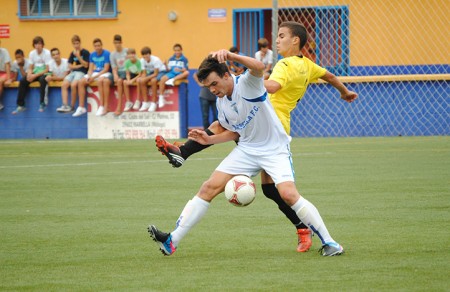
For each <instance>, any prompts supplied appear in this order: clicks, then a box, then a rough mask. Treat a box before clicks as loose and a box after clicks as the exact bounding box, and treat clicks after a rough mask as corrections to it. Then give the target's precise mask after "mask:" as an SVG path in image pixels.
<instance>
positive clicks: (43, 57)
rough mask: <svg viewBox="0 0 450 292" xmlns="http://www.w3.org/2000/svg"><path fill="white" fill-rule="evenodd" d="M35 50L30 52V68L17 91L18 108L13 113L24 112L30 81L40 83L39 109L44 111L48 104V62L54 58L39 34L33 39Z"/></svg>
mask: <svg viewBox="0 0 450 292" xmlns="http://www.w3.org/2000/svg"><path fill="white" fill-rule="evenodd" d="M33 47H34V50H32V51H31V52H30V55H29V60H30V68H29V69H28V71H27V74H26V76H24V77H22V79H21V80H20V83H19V90H18V93H17V108H16V110H14V111H13V112H12V114H13V115H15V114H18V113H20V112H23V111H24V110H25V109H26V108H25V96H26V95H27V92H28V89H29V87H30V83H31V82H33V81H39V83H40V106H39V111H40V112H43V111H44V110H45V107H46V106H47V101H46V100H45V92H46V88H47V81H46V80H45V74H46V73H47V72H48V64H49V63H50V61H51V60H52V57H51V55H50V51H49V50H47V49H45V48H44V39H43V38H42V37H40V36H37V37H35V38H34V39H33Z"/></svg>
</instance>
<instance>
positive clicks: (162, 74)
mask: <svg viewBox="0 0 450 292" xmlns="http://www.w3.org/2000/svg"><path fill="white" fill-rule="evenodd" d="M181 73H183V72H175V71H169V72H160V73H159V74H158V77H156V80H158V81H159V80H161V78H162V77H163V76H167V78H168V79H172V78H174V77H175V76H178V75H180V74H181Z"/></svg>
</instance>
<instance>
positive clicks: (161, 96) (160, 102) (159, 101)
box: [158, 95, 166, 108]
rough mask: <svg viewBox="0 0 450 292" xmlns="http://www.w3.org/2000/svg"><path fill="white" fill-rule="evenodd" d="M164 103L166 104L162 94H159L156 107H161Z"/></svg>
mask: <svg viewBox="0 0 450 292" xmlns="http://www.w3.org/2000/svg"><path fill="white" fill-rule="evenodd" d="M165 104H166V101H165V100H164V95H160V96H159V100H158V107H159V108H162V107H163V106H164V105H165Z"/></svg>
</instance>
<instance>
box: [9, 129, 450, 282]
mask: <svg viewBox="0 0 450 292" xmlns="http://www.w3.org/2000/svg"><path fill="white" fill-rule="evenodd" d="M232 147H233V145H232V143H229V144H224V145H216V146H214V147H213V148H210V149H207V150H206V151H203V152H202V153H199V154H197V155H196V156H194V157H192V158H191V159H189V160H188V161H187V162H186V163H185V165H184V166H183V167H182V168H181V169H173V168H172V167H170V166H169V164H168V162H167V161H166V160H165V159H164V157H162V156H161V155H160V154H159V153H158V152H157V151H156V148H155V147H154V143H153V142H152V141H86V140H83V141H51V140H50V141H5V140H4V141H0V171H1V176H0V181H1V187H0V195H1V197H0V199H1V204H0V232H1V245H0V262H1V264H0V276H1V281H0V290H6V291H7V290H39V291H49V290H78V291H101V290H127V291H131V290H141V291H144V290H145V291H167V290H174V291H175V290H176V291H231V290H241V291H245V290H257V291H288V290H304V291H307V290H324V291H326V290H331V291H336V290H341V291H350V290H353V291H361V290H404V291H424V290H427V291H430V290H446V289H448V287H449V280H448V279H449V276H450V274H449V270H450V269H449V262H450V250H449V246H450V240H449V233H448V222H449V219H450V213H449V209H450V208H449V206H450V201H449V173H450V138H449V137H395V138H336V139H325V138H322V139H294V140H293V142H292V146H291V149H292V152H293V154H294V165H295V169H296V178H297V185H298V187H299V189H300V191H301V193H302V194H303V195H304V196H305V197H306V198H308V199H309V200H310V201H312V202H313V203H314V204H315V205H316V206H317V207H318V209H319V211H320V212H321V214H322V216H323V218H324V220H325V222H326V224H327V226H328V228H329V230H330V232H331V234H332V236H333V237H334V238H335V239H336V240H338V241H339V242H340V243H341V244H342V245H343V246H344V248H345V249H346V254H345V255H343V256H340V257H333V258H324V257H321V256H320V255H319V254H318V253H317V252H316V250H317V249H318V248H319V247H320V241H319V240H318V238H317V237H314V239H313V241H314V243H313V248H312V250H311V251H310V252H308V253H304V254H300V253H297V252H296V251H295V247H296V240H297V238H296V234H295V229H294V227H293V226H292V225H291V224H290V223H289V221H288V220H287V219H286V218H285V217H284V216H283V215H282V214H281V213H280V212H279V211H278V209H277V207H276V205H275V204H274V203H273V202H272V201H270V200H268V199H266V198H265V197H264V195H263V194H262V192H261V189H260V187H258V192H257V198H256V200H255V201H254V202H253V203H252V204H251V205H250V206H248V207H245V208H236V207H233V206H232V205H230V204H229V203H227V202H226V201H225V199H224V197H223V194H222V195H220V196H219V197H217V198H216V200H214V201H213V204H212V205H211V207H210V209H209V211H208V213H207V214H206V216H205V217H204V219H203V220H202V221H201V222H200V224H198V225H197V226H196V227H195V228H194V229H193V230H192V231H191V233H190V234H188V235H187V236H186V238H185V239H184V240H183V241H182V243H181V245H180V247H179V249H178V251H177V252H176V253H175V254H174V255H173V256H171V257H163V256H162V255H161V253H160V252H159V251H158V248H157V245H156V244H155V243H154V242H153V241H151V239H150V237H149V236H148V234H147V231H146V227H147V225H148V224H150V223H152V224H156V225H157V226H158V227H159V228H161V229H162V230H165V231H170V230H172V229H173V227H174V224H175V221H176V219H177V218H178V215H179V213H180V212H181V210H182V209H183V207H184V205H185V203H186V202H187V201H188V200H189V199H190V198H191V197H192V196H193V195H194V194H195V193H196V191H197V190H198V188H199V187H200V185H201V183H202V182H203V181H204V180H205V179H207V178H208V177H209V175H210V173H211V172H212V171H213V170H214V168H215V167H216V166H217V165H218V163H219V162H220V161H221V159H222V158H223V157H225V156H226V154H227V153H228V152H229V151H230V149H232ZM254 180H255V182H256V183H257V184H258V185H259V182H260V180H259V178H255V179H254Z"/></svg>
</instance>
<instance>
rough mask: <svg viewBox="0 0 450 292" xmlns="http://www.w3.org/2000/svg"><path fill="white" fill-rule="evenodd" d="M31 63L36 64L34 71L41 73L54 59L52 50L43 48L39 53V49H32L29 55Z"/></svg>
mask: <svg viewBox="0 0 450 292" xmlns="http://www.w3.org/2000/svg"><path fill="white" fill-rule="evenodd" d="M28 59H29V61H30V65H34V67H33V73H39V72H42V71H44V70H45V66H47V65H49V64H50V61H51V60H53V59H52V56H51V54H50V51H49V50H47V49H45V48H44V49H42V52H41V53H40V54H38V52H37V50H32V51H31V52H30V56H29V58H28Z"/></svg>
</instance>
